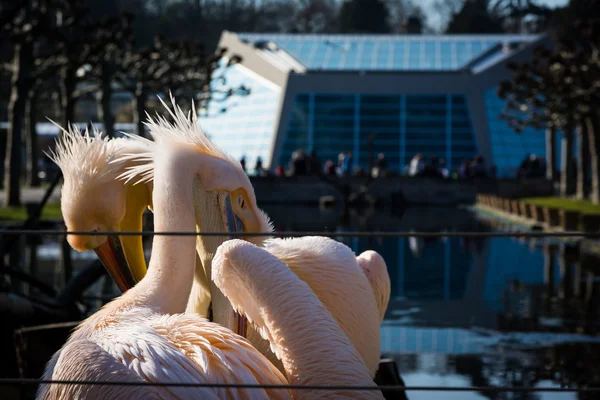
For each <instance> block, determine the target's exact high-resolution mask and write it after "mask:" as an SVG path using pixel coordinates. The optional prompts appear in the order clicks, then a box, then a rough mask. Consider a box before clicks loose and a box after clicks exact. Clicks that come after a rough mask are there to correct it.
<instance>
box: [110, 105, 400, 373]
mask: <svg viewBox="0 0 600 400" xmlns="http://www.w3.org/2000/svg"><path fill="white" fill-rule="evenodd" d="M161 102H162V99H161ZM171 103H172V106H173V110H171V108H169V106H167V105H166V104H165V103H164V102H163V105H164V106H165V108H166V109H167V110H168V112H169V114H170V116H171V118H172V120H173V121H174V122H173V123H171V122H169V121H167V119H166V118H165V117H161V116H158V115H157V116H156V118H154V119H153V118H152V117H150V116H148V121H147V122H146V126H147V127H148V129H149V132H150V135H151V136H152V137H153V139H154V142H152V141H149V140H148V139H145V138H142V137H140V136H134V135H128V137H130V138H131V139H132V140H133V141H136V142H139V143H141V144H143V145H144V146H145V147H146V148H149V149H150V151H148V152H146V153H144V152H135V153H132V154H130V155H124V156H120V157H117V159H116V160H115V162H117V163H120V164H124V163H130V164H129V165H128V166H127V167H126V169H127V172H125V173H124V174H122V175H121V176H120V178H122V179H124V180H125V181H126V182H127V184H131V183H146V184H147V183H150V182H151V181H152V180H153V174H154V171H155V170H156V169H155V166H154V165H153V161H152V160H153V157H154V156H155V154H160V152H161V146H162V143H163V142H165V141H171V142H175V143H179V144H181V145H182V146H185V148H187V149H188V150H189V151H190V152H193V153H195V154H196V156H195V157H190V162H191V163H194V165H195V170H197V171H200V172H199V173H198V174H197V175H196V176H194V178H193V186H194V207H195V210H196V213H195V217H196V222H197V230H198V231H199V232H226V231H227V221H230V220H232V219H233V223H235V225H237V226H239V228H240V229H241V230H242V231H245V232H272V230H273V227H272V224H271V222H270V221H269V218H268V217H267V215H266V214H265V213H264V212H263V211H262V210H260V209H259V208H258V206H257V202H256V196H255V194H254V189H253V187H252V185H251V183H250V180H249V178H248V176H247V175H246V174H245V172H244V171H243V169H242V167H241V165H240V163H239V162H237V160H235V159H233V158H232V157H230V156H229V155H227V154H226V153H225V152H223V151H222V150H221V149H219V148H218V147H217V146H216V145H215V144H214V143H212V142H211V141H210V140H209V139H208V137H207V136H206V135H205V134H204V132H202V130H201V129H200V126H199V124H198V117H197V115H196V114H195V113H191V115H189V114H188V115H186V114H185V113H184V112H183V111H182V110H181V108H180V107H178V106H177V105H176V103H175V99H174V98H173V97H171ZM193 109H194V107H193V106H192V110H193ZM140 177H141V178H140ZM229 210H232V212H233V215H232V213H231V212H230V211H229ZM244 239H245V240H247V241H250V242H252V243H254V244H256V245H259V246H265V248H266V249H268V250H269V251H271V252H273V254H275V255H276V256H277V257H279V258H280V259H281V260H282V261H283V262H285V263H286V264H287V265H288V266H289V268H291V270H292V271H293V272H294V273H295V274H296V275H297V276H298V277H299V278H300V279H302V280H303V281H305V282H306V283H307V284H308V285H309V287H310V288H311V289H312V290H313V291H314V292H315V294H316V295H317V297H318V298H319V300H321V301H322V302H323V304H324V305H325V306H326V307H327V309H328V310H329V311H330V312H331V314H332V315H333V317H334V318H335V320H336V321H337V322H338V323H339V325H340V327H341V328H342V330H343V331H344V333H345V334H346V335H347V336H348V338H349V339H350V341H351V342H352V343H353V344H354V346H355V347H356V349H357V350H358V352H359V354H360V355H361V357H362V358H363V360H364V362H365V365H366V366H367V368H368V369H369V371H370V372H371V375H372V377H374V376H375V373H376V371H377V368H378V366H379V359H380V354H381V349H380V347H381V346H380V343H381V336H380V325H381V320H382V317H381V316H382V315H383V313H384V312H385V309H386V308H387V303H388V301H389V292H390V281H389V274H388V272H387V268H386V267H385V262H383V259H382V258H381V257H380V256H378V257H374V256H372V255H369V256H367V254H365V255H364V256H363V255H361V256H359V259H357V258H356V256H355V255H354V253H353V252H352V250H351V249H350V248H348V247H347V246H345V245H343V244H342V243H339V242H337V241H334V240H332V239H329V238H324V237H311V238H301V239H273V238H264V237H257V236H247V237H244ZM225 240H227V238H226V237H214V236H199V237H198V239H197V243H196V249H197V253H198V256H199V258H200V260H201V265H202V267H203V268H204V274H203V280H202V282H198V284H197V285H196V287H198V288H200V287H202V285H203V284H205V282H207V281H208V284H209V286H210V287H209V289H208V291H209V292H210V300H211V302H212V310H213V320H214V321H215V322H218V323H220V324H221V325H223V326H226V327H228V328H230V329H233V330H234V331H235V332H236V333H241V334H244V333H246V334H245V335H244V336H246V337H247V338H248V340H250V342H251V343H252V344H253V345H254V346H255V347H256V348H257V349H258V350H259V351H261V352H262V353H263V354H265V355H266V356H267V358H268V359H269V360H270V361H271V362H272V363H274V364H275V365H278V366H279V367H280V369H281V368H282V366H281V363H280V360H279V359H278V358H277V357H276V356H275V355H274V354H273V352H272V351H270V344H269V343H268V342H267V341H265V340H264V338H263V337H262V336H261V334H260V333H259V332H257V331H256V329H255V327H253V326H251V325H250V326H248V327H247V328H246V327H243V326H240V324H239V320H238V319H236V318H235V313H234V312H233V308H232V306H231V304H230V302H229V301H228V300H227V299H226V298H225V296H224V295H223V293H221V291H220V290H219V289H218V288H217V287H216V285H215V283H214V282H212V281H211V279H210V276H211V268H212V260H213V257H214V254H215V252H216V249H217V248H218V246H219V245H221V244H222V243H223V242H224V241H225ZM371 253H374V252H371ZM371 253H368V254H371ZM361 257H362V258H361ZM361 260H362V261H361ZM371 264H373V265H371ZM198 275H202V274H197V277H198ZM204 291H206V289H205V288H202V290H201V292H204ZM193 296H194V289H192V297H193ZM248 301H251V299H248ZM190 302H191V300H190ZM188 310H190V309H189V308H188ZM196 311H198V310H196Z"/></svg>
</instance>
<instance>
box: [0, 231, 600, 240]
mask: <svg viewBox="0 0 600 400" xmlns="http://www.w3.org/2000/svg"><path fill="white" fill-rule="evenodd" d="M4 235H6V236H15V235H40V236H41V235H43V236H62V235H86V236H103V235H118V236H229V237H245V236H246V237H248V236H272V237H301V236H326V237H367V238H368V237H383V238H385V237H403V238H409V237H422V238H440V237H472V238H494V237H523V238H544V237H559V238H561V237H575V238H586V239H600V232H577V231H569V232H543V231H539V232H531V231H512V232H377V231H376V232H311V231H307V232H298V231H290V232H177V231H171V232H154V231H137V232H134V231H124V232H119V231H60V230H27V229H23V230H2V231H0V237H1V236H4Z"/></svg>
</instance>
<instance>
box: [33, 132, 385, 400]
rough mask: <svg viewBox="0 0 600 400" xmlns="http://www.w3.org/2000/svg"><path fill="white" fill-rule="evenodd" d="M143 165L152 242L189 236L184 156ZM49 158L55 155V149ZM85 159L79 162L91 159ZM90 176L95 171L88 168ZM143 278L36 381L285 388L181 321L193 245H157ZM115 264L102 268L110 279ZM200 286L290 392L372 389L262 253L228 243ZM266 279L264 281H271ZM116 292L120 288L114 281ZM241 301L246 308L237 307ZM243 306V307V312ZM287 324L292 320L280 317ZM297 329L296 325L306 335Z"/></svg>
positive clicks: (256, 393)
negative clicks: (251, 328) (257, 337)
mask: <svg viewBox="0 0 600 400" xmlns="http://www.w3.org/2000/svg"><path fill="white" fill-rule="evenodd" d="M161 145H162V149H163V151H162V152H161V153H157V154H155V157H154V159H153V162H154V166H155V167H156V171H155V172H154V190H153V191H152V204H153V205H154V207H153V208H154V212H155V214H154V215H155V228H156V229H157V231H163V232H164V231H179V232H196V225H195V219H194V207H193V204H194V193H193V191H192V181H193V179H192V176H193V175H194V174H197V173H198V171H197V169H196V168H195V167H196V165H195V163H194V162H192V161H191V159H192V158H193V157H194V154H193V153H192V152H191V151H190V149H189V148H188V147H186V146H183V145H180V144H177V143H166V142H163V143H161ZM58 151H59V152H60V151H61V149H60V148H59V150H58ZM92 153H94V152H93V151H90V152H88V156H91V155H92ZM94 172H95V173H96V174H102V173H103V171H102V169H96V170H95V171H94ZM152 247H153V252H152V257H151V259H150V265H149V269H148V271H147V273H146V274H145V276H144V277H143V278H142V279H141V281H140V282H139V283H138V284H137V285H135V286H134V287H133V288H129V287H125V289H126V292H125V293H124V294H123V295H122V296H120V297H119V298H117V299H116V300H114V301H112V302H111V303H109V304H107V305H106V306H105V307H103V308H102V309H101V310H99V311H98V312H96V313H95V314H94V315H92V316H91V317H89V318H88V319H87V320H85V321H84V322H83V323H82V324H80V325H79V327H78V328H77V329H76V330H75V332H74V333H73V334H72V335H71V337H70V338H69V340H68V341H67V343H66V344H65V345H64V346H63V347H62V349H61V350H59V351H58V352H57V353H56V354H55V355H54V356H53V358H52V360H51V361H50V362H49V364H48V366H47V369H46V372H45V374H44V379H53V380H87V381H113V382H185V383H246V384H248V383H254V384H263V385H268V384H285V383H286V382H287V380H286V379H285V378H284V377H283V375H282V374H281V373H280V371H279V370H278V369H277V368H276V367H275V366H274V365H273V364H271V363H270V362H269V361H268V360H267V359H266V357H265V356H264V355H262V354H261V353H260V352H258V351H257V350H256V349H255V348H254V347H252V346H251V344H250V343H249V342H248V341H247V340H246V339H245V338H243V337H241V336H239V335H237V334H235V333H234V332H232V331H231V330H229V329H227V328H225V327H223V326H221V325H218V324H215V323H212V322H210V321H208V320H206V319H205V318H203V317H200V316H199V315H197V314H181V313H182V312H183V311H184V310H185V309H186V305H187V301H188V297H189V295H190V292H191V286H192V278H193V275H194V269H195V266H196V265H195V262H194V261H195V253H196V249H195V238H194V237H193V236H183V237H173V236H160V235H157V236H155V237H154V239H153V246H152ZM125 264H126V260H124V259H117V260H116V262H115V263H112V264H108V265H107V268H111V269H114V270H115V271H112V273H111V276H115V277H119V276H122V275H123V271H122V270H124V269H127V266H126V265H125ZM211 271H212V281H213V282H215V285H216V286H217V287H218V288H219V290H221V291H222V292H223V293H225V296H227V297H226V298H228V299H229V301H231V302H232V304H233V307H235V309H236V310H237V312H239V313H240V314H242V315H244V316H247V318H248V319H249V320H251V321H253V323H255V324H257V326H258V327H259V329H260V330H261V332H262V333H263V334H264V335H265V336H268V337H269V338H271V340H272V342H271V344H272V346H273V349H274V351H275V352H276V353H277V354H278V355H279V356H280V357H281V359H282V360H283V363H284V366H285V370H286V373H287V374H288V376H289V377H290V378H289V379H290V381H291V382H293V383H297V384H305V385H306V384H328V385H361V386H365V385H366V386H371V387H374V386H375V385H374V383H373V381H372V379H371V376H370V371H369V370H368V369H367V368H366V366H365V365H364V363H363V361H362V358H361V356H360V355H359V354H358V352H357V350H356V349H355V347H354V346H353V345H352V344H351V343H350V341H349V340H348V338H347V337H346V335H345V334H344V333H343V332H342V330H341V329H340V327H339V325H338V324H337V323H336V321H335V320H334V319H333V318H332V316H331V314H330V313H329V311H328V310H327V309H326V308H325V307H324V306H323V305H322V303H321V302H320V301H319V300H318V298H317V297H316V296H315V294H314V293H313V292H312V290H311V289H310V288H309V287H308V286H307V285H306V283H304V282H302V281H301V280H300V279H299V278H298V277H297V276H296V275H294V274H293V273H292V272H291V271H290V270H289V269H288V268H287V267H286V266H285V264H284V263H283V262H282V261H280V260H278V259H277V258H276V257H275V256H273V255H271V254H270V253H269V252H268V251H267V250H266V249H261V248H258V247H256V246H253V245H252V244H250V243H247V242H244V241H239V240H233V241H229V242H227V243H225V244H224V245H223V246H222V247H221V248H219V249H217V251H216V258H215V265H214V266H213V267H212V269H211ZM272 277H275V278H276V279H274V280H272ZM125 284H127V281H125ZM247 298H252V299H253V302H251V303H250V304H248V302H247V300H246V299H247ZM247 306H249V308H246V307H247ZM292 313H294V314H296V319H295V320H294V319H291V318H289V316H290V315H291V314H292ZM307 322H308V324H307ZM325 397H326V398H330V397H333V398H348V397H360V398H369V399H371V398H373V399H375V398H377V399H382V398H383V397H382V395H381V393H380V392H379V391H376V390H374V391H369V392H351V391H345V392H344V391H339V392H333V393H331V392H329V391H328V392H325V393H323V392H316V391H304V390H298V391H294V392H290V391H288V390H285V389H278V390H273V389H233V388H211V387H195V388H192V387H158V386H155V387H148V386H146V387H144V386H101V385H76V384H67V385H41V386H40V390H39V392H38V396H37V398H40V399H62V398H91V399H121V398H132V399H138V398H139V399H142V398H143V399H164V398H176V399H192V398H207V399H220V398H256V399H263V398H274V399H279V398H296V399H304V398H306V399H308V398H325Z"/></svg>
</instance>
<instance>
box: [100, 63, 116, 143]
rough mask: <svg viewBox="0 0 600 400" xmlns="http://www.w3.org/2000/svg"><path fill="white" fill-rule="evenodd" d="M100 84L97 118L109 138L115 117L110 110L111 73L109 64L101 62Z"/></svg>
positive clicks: (113, 130)
mask: <svg viewBox="0 0 600 400" xmlns="http://www.w3.org/2000/svg"><path fill="white" fill-rule="evenodd" d="M101 71H102V72H101V86H100V92H99V96H100V99H99V101H98V119H99V120H100V122H102V123H103V124H104V132H106V135H107V136H108V137H109V138H114V137H115V117H114V115H113V112H112V107H111V104H110V99H111V98H112V85H111V83H112V73H111V66H110V64H108V63H106V62H105V63H103V64H102V67H101Z"/></svg>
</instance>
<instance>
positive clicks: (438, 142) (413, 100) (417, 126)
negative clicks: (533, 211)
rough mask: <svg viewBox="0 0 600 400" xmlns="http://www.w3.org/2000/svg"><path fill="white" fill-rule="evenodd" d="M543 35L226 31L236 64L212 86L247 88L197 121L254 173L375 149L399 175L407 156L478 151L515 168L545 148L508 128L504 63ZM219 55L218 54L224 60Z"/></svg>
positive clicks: (502, 168)
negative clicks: (259, 166) (304, 156)
mask: <svg viewBox="0 0 600 400" xmlns="http://www.w3.org/2000/svg"><path fill="white" fill-rule="evenodd" d="M538 44H546V45H549V44H550V42H549V39H548V38H547V37H546V36H544V35H437V36H428V35H307V34H245V33H238V34H236V33H231V32H224V33H223V35H222V37H221V41H220V46H222V47H226V48H227V49H228V52H229V53H228V54H237V55H240V56H241V57H242V62H241V63H240V64H236V65H234V66H233V67H230V68H226V69H222V70H217V71H216V73H215V74H216V76H218V77H220V78H221V79H214V80H213V85H214V87H215V88H217V89H228V88H231V87H237V86H239V85H244V86H245V87H247V88H249V89H250V94H249V95H247V96H232V97H229V98H228V99H226V100H224V101H214V102H212V103H211V104H210V106H209V109H208V112H207V113H206V114H205V115H201V117H200V120H201V124H202V127H203V128H204V130H205V131H206V132H207V134H208V135H209V136H210V137H211V138H212V139H213V140H214V141H215V142H216V143H217V144H219V145H220V146H221V147H222V148H223V149H225V150H226V151H228V152H229V153H230V154H232V155H233V156H234V157H237V158H242V157H245V158H246V162H247V165H248V167H249V169H252V168H253V166H254V163H255V161H256V159H257V158H258V157H260V158H261V159H262V161H263V165H264V166H265V167H270V168H275V167H276V166H277V165H284V166H286V165H287V164H288V162H289V159H290V156H291V154H292V153H293V152H294V151H296V150H298V149H303V150H304V151H305V152H307V153H310V152H312V151H315V152H316V153H317V156H318V158H319V159H320V161H321V162H325V161H326V160H332V161H334V162H335V161H336V160H337V157H338V154H339V153H340V152H351V153H352V154H353V158H354V160H355V164H356V163H358V165H359V166H360V167H363V168H366V167H367V166H368V165H369V162H370V160H372V159H373V158H374V157H376V156H377V154H378V153H380V152H382V153H384V154H385V156H386V159H387V161H388V165H389V168H391V169H393V170H396V171H398V172H402V171H403V170H404V169H405V168H406V166H407V164H408V163H409V162H410V160H411V158H412V157H413V156H415V155H416V154H419V153H421V154H423V155H424V156H425V157H429V156H430V155H433V154H435V155H436V156H438V157H439V158H443V159H445V160H446V165H447V167H448V168H449V169H455V168H457V167H459V166H460V164H461V163H462V162H463V161H464V160H466V159H471V158H473V157H474V156H475V155H478V154H481V155H482V156H483V157H484V159H485V160H486V163H487V165H488V166H491V165H495V166H496V169H497V173H498V175H499V176H513V175H514V173H515V170H516V168H517V167H518V166H519V164H520V162H521V160H522V159H523V158H524V157H525V156H526V154H528V153H534V154H537V155H542V156H544V155H545V147H544V143H545V140H544V132H541V131H536V130H533V129H530V130H526V131H525V132H523V133H520V134H517V133H515V132H514V131H513V130H512V129H511V128H510V127H509V126H508V125H507V124H506V122H505V121H503V120H501V119H500V114H501V112H502V109H503V107H504V103H503V101H502V100H501V99H499V98H498V97H497V96H496V88H497V86H498V84H499V83H500V82H501V81H502V80H504V79H507V78H510V76H511V75H510V72H509V71H508V70H507V69H506V68H505V64H506V62H508V61H511V60H518V61H522V60H524V59H527V58H528V57H530V55H531V51H532V50H533V48H534V47H535V46H536V45H538ZM224 61H227V60H226V59H224Z"/></svg>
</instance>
